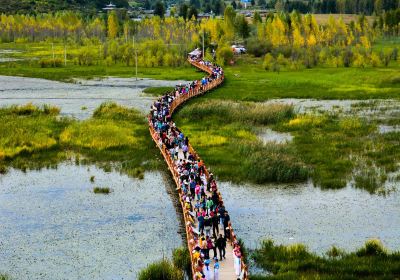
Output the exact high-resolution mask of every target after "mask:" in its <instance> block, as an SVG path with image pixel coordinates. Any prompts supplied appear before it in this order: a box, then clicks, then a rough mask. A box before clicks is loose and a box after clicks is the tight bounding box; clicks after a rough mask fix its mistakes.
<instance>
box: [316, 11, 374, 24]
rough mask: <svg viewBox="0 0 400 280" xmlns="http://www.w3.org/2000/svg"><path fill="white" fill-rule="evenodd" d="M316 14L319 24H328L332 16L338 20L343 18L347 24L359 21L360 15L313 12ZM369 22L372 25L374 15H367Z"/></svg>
mask: <svg viewBox="0 0 400 280" xmlns="http://www.w3.org/2000/svg"><path fill="white" fill-rule="evenodd" d="M313 15H314V16H315V19H316V20H317V22H318V24H326V23H328V21H329V18H330V17H331V16H332V17H334V18H335V19H336V20H339V19H340V18H342V19H343V22H344V23H346V24H349V23H350V22H352V21H353V22H357V20H358V18H359V17H360V15H357V14H313ZM366 18H367V20H368V23H369V24H370V25H372V23H373V22H374V18H375V17H374V16H366Z"/></svg>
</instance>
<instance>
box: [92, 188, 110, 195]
mask: <svg viewBox="0 0 400 280" xmlns="http://www.w3.org/2000/svg"><path fill="white" fill-rule="evenodd" d="M93 192H94V193H95V194H109V193H110V188H108V187H95V188H93Z"/></svg>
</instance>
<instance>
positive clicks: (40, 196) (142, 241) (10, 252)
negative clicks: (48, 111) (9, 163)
mask: <svg viewBox="0 0 400 280" xmlns="http://www.w3.org/2000/svg"><path fill="white" fill-rule="evenodd" d="M91 176H95V177H94V178H95V182H94V183H91V182H90V177H91ZM94 186H99V187H106V186H107V187H109V188H111V190H112V191H111V193H110V194H109V195H101V194H94V193H93V187H94ZM166 186H167V187H166ZM172 190H174V189H173V188H172ZM168 192H169V190H168V180H166V179H165V178H163V175H162V174H161V173H159V172H147V173H146V174H145V176H144V179H143V180H138V179H132V178H129V177H128V176H125V175H121V174H119V173H117V172H108V173H106V172H104V171H103V170H101V169H99V168H97V167H96V166H77V165H75V164H73V163H71V162H65V163H62V164H59V165H58V167H57V169H43V170H41V171H28V172H27V173H23V172H22V171H18V170H13V169H12V170H11V171H10V172H9V173H8V174H6V175H3V176H2V177H0V268H1V270H2V272H6V273H8V274H9V275H10V276H12V277H13V279H53V280H58V279H135V278H136V275H137V273H138V271H139V270H140V269H142V268H144V267H145V266H146V265H148V264H149V263H151V262H153V261H156V260H159V259H160V258H162V256H163V255H164V256H167V257H170V255H171V252H172V250H173V248H176V247H178V246H180V245H181V244H182V238H181V236H180V235H179V233H178V231H179V230H180V217H179V216H178V215H177V213H176V211H175V206H174V202H173V200H174V199H173V196H170V194H169V193H168Z"/></svg>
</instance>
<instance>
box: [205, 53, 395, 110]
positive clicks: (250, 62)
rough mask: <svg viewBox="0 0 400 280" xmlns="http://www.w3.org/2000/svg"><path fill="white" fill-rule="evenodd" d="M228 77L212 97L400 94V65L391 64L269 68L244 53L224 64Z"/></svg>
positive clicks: (262, 98)
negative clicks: (279, 70) (265, 68)
mask: <svg viewBox="0 0 400 280" xmlns="http://www.w3.org/2000/svg"><path fill="white" fill-rule="evenodd" d="M224 70H225V74H226V80H225V83H224V85H223V86H222V87H220V88H218V89H216V90H215V91H214V92H213V93H212V94H210V95H209V97H208V98H213V99H224V100H226V99H229V100H233V101H239V100H240V101H258V102H259V101H265V100H269V99H274V98H313V99H360V100H365V99H374V98H383V99H387V98H395V99H398V98H399V97H400V83H399V79H400V65H399V63H397V64H394V63H393V64H392V65H391V66H390V67H388V68H364V69H361V68H323V67H318V68H313V69H303V70H300V71H281V72H280V73H275V72H268V71H265V70H264V69H263V68H262V61H261V59H258V58H252V57H249V56H243V57H242V58H240V59H239V60H238V62H237V64H236V65H234V66H226V67H225V68H224Z"/></svg>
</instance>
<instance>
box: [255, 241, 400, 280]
mask: <svg viewBox="0 0 400 280" xmlns="http://www.w3.org/2000/svg"><path fill="white" fill-rule="evenodd" d="M253 258H254V259H255V261H256V263H257V265H258V266H260V267H261V268H263V269H265V270H267V271H269V272H272V273H273V274H272V275H270V276H255V275H253V276H252V277H251V279H254V280H262V279H280V280H289V279H290V280H292V279H305V280H311V279H322V280H327V279H329V280H336V279H398V277H399V268H400V266H399V263H400V252H398V251H397V252H392V253H390V252H388V251H387V249H385V248H384V247H383V245H382V244H381V243H380V242H379V241H377V240H370V241H367V242H366V243H365V245H364V247H362V248H360V249H359V250H357V251H356V252H353V253H347V252H344V251H342V250H340V249H338V248H336V247H332V248H331V249H330V250H329V251H328V252H327V253H326V255H325V256H322V257H321V256H317V255H315V254H313V253H311V252H309V251H308V250H307V248H306V247H305V246H304V245H301V244H295V245H290V246H283V245H275V244H274V243H273V241H272V240H267V241H264V242H263V243H262V246H261V248H260V249H258V250H256V251H255V253H254V255H253Z"/></svg>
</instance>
